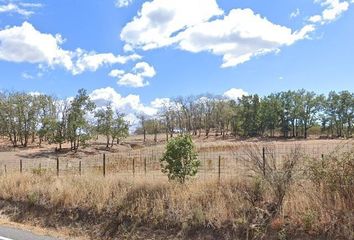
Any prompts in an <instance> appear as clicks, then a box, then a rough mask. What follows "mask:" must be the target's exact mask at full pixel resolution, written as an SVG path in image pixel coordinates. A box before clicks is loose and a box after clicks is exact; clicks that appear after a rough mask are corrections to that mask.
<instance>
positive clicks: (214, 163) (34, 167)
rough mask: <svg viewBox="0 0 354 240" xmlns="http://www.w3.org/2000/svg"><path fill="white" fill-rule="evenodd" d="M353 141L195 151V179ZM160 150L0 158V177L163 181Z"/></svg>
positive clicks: (317, 154) (309, 155)
mask: <svg viewBox="0 0 354 240" xmlns="http://www.w3.org/2000/svg"><path fill="white" fill-rule="evenodd" d="M353 143H354V142H353V141H345V142H342V143H340V144H333V143H332V144H331V143H320V144H317V145H314V144H311V145H309V144H306V142H304V143H302V144H296V145H295V144H274V143H269V144H263V143H262V144H254V143H253V144H242V145H240V144H238V145H229V146H227V147H225V146H217V147H209V148H197V152H198V160H199V161H200V163H201V164H200V167H199V171H198V175H197V177H198V178H201V179H209V178H219V179H220V178H230V177H231V178H236V177H240V178H242V177H243V176H244V175H247V174H249V173H248V172H247V166H246V164H247V161H248V160H249V158H250V152H253V153H255V152H256V154H259V156H260V157H261V158H262V159H263V161H265V162H266V161H267V160H268V159H276V160H277V161H278V162H279V163H281V162H282V161H283V159H285V158H286V157H288V156H289V155H290V154H291V153H292V152H293V151H294V150H295V149H298V150H300V151H301V153H302V154H303V156H304V158H306V159H314V160H316V159H321V158H323V157H324V156H326V155H329V154H333V153H339V152H347V151H352V150H353V148H354V144H353ZM163 153H164V149H163V148H161V147H156V148H153V147H152V148H146V149H139V150H129V151H122V152H119V153H104V154H98V155H93V156H87V157H82V158H69V157H56V158H48V159H43V158H38V159H33V158H32V159H31V158H23V159H19V160H11V159H0V175H4V174H5V175H6V174H12V173H18V172H20V173H24V172H32V173H35V174H42V173H50V174H56V175H58V176H59V175H66V174H74V175H85V174H99V175H102V176H107V175H112V174H116V175H121V176H123V177H139V176H140V177H148V178H153V179H159V178H166V176H165V175H164V174H163V173H162V172H161V166H160V159H161V158H162V156H163Z"/></svg>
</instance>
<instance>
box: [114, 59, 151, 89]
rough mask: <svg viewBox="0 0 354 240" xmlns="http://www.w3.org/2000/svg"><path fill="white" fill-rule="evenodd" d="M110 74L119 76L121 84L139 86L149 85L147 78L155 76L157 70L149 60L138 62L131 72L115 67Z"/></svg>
mask: <svg viewBox="0 0 354 240" xmlns="http://www.w3.org/2000/svg"><path fill="white" fill-rule="evenodd" d="M108 75H109V76H111V77H116V78H118V81H117V83H118V84H119V85H122V86H130V87H135V88H138V87H144V86H147V85H149V82H148V81H146V78H152V77H154V76H155V75H156V71H155V69H154V67H153V66H151V65H150V64H148V63H147V62H138V63H137V64H135V66H134V67H133V69H132V70H131V72H128V73H125V72H124V71H122V70H117V69H115V70H112V71H111V72H110V73H109V74H108Z"/></svg>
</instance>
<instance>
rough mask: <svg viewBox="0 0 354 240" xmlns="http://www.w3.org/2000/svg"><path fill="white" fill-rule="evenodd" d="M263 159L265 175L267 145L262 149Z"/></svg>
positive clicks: (264, 172) (264, 173)
mask: <svg viewBox="0 0 354 240" xmlns="http://www.w3.org/2000/svg"><path fill="white" fill-rule="evenodd" d="M262 159H263V166H262V170H263V176H265V175H266V155H265V147H263V149H262Z"/></svg>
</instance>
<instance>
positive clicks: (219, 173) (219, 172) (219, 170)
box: [218, 155, 221, 182]
mask: <svg viewBox="0 0 354 240" xmlns="http://www.w3.org/2000/svg"><path fill="white" fill-rule="evenodd" d="M218 177H219V182H220V180H221V156H220V155H219V164H218Z"/></svg>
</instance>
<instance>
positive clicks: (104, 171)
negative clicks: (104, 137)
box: [102, 153, 106, 177]
mask: <svg viewBox="0 0 354 240" xmlns="http://www.w3.org/2000/svg"><path fill="white" fill-rule="evenodd" d="M102 169H103V176H104V177H105V176H106V154H105V153H104V154H103V168H102Z"/></svg>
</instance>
